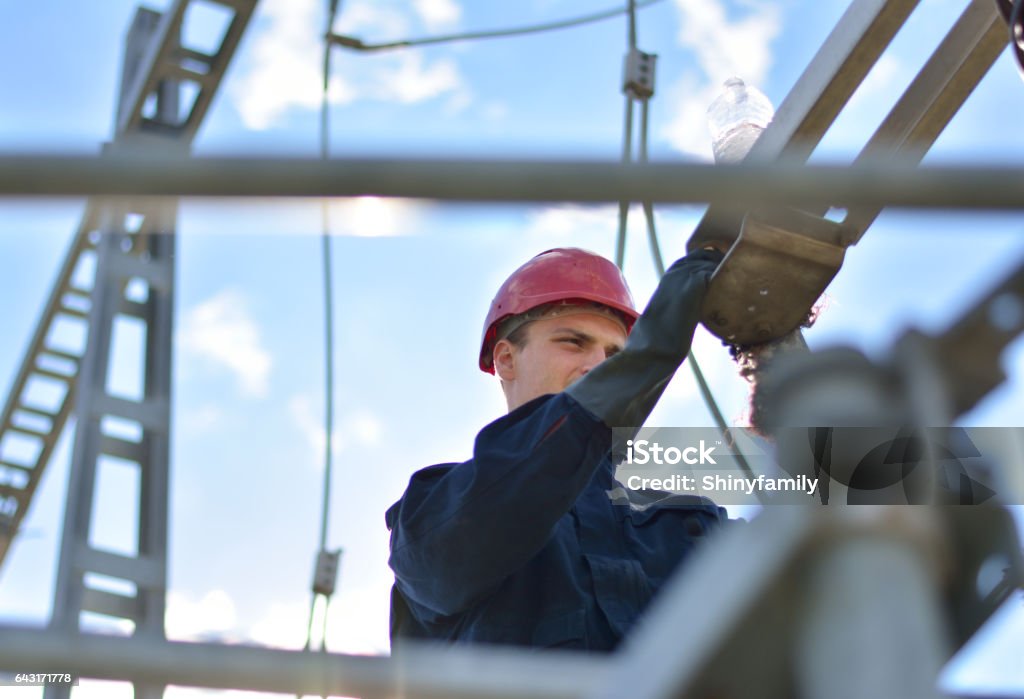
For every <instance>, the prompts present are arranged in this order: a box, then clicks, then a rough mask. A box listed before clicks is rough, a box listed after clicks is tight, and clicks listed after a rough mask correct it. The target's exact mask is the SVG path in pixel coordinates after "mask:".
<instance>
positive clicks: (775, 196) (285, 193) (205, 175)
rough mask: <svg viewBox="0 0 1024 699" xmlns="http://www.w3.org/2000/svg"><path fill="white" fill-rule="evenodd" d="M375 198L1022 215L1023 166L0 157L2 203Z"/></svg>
mask: <svg viewBox="0 0 1024 699" xmlns="http://www.w3.org/2000/svg"><path fill="white" fill-rule="evenodd" d="M360 195H377V196H387V197H413V198H425V199H438V200H451V201H491V202H514V201H533V202H556V201H574V202H590V203H596V202H618V201H622V200H627V201H629V200H635V201H641V200H642V201H652V202H662V203H677V204H682V203H703V202H709V203H712V204H719V205H726V206H734V207H736V208H737V209H746V208H752V207H759V206H776V205H780V204H791V205H795V206H811V205H822V204H827V205H830V206H840V207H853V206H864V205H876V206H877V205H884V206H896V207H911V208H941V209H950V208H958V209H1004V210H1011V209H1022V208H1024V168H1011V167H998V166H969V167H963V166H961V167H952V166H945V167H937V166H932V167H917V166H915V165H913V164H907V163H901V162H898V161H893V160H882V159H878V160H872V161H870V162H864V163H857V164H854V165H850V166H838V165H810V166H807V165H799V164H792V163H743V164H739V165H710V164H695V163H645V164H639V163H634V164H621V163H617V162H607V161H604V162H602V161H527V160H520V161H513V160H440V159H436V160H431V159H421V160H400V159H354V160H332V161H322V160H309V159H301V158H188V157H181V156H167V155H164V154H160V155H154V156H152V157H145V158H140V157H123V156H97V157H75V156H26V155H6V156H0V197H3V196H17V197H34V196H195V197H200V196H212V197H304V196H310V197H345V196H360Z"/></svg>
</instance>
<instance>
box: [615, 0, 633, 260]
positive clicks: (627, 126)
mask: <svg viewBox="0 0 1024 699" xmlns="http://www.w3.org/2000/svg"><path fill="white" fill-rule="evenodd" d="M626 13H627V16H628V17H629V22H628V23H627V28H626V43H627V44H628V45H629V50H630V51H632V50H634V49H635V48H636V0H629V5H627V7H626ZM623 125H624V126H623V132H622V164H623V165H625V164H628V163H629V162H630V161H632V159H633V95H631V94H630V93H629V91H628V90H626V115H625V118H624V119H623ZM630 203H631V202H628V201H625V200H622V201H620V202H619V231H618V235H616V237H615V266H616V267H618V268H619V269H622V266H623V264H625V262H626V224H627V223H628V222H629V206H630Z"/></svg>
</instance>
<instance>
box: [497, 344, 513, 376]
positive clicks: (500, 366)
mask: <svg viewBox="0 0 1024 699" xmlns="http://www.w3.org/2000/svg"><path fill="white" fill-rule="evenodd" d="M494 373H496V374H497V375H498V378H500V379H502V380H503V381H512V380H513V379H515V378H516V347H515V345H513V344H512V343H511V342H509V341H508V340H498V342H497V343H495V345H494Z"/></svg>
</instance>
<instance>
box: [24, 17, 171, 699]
mask: <svg viewBox="0 0 1024 699" xmlns="http://www.w3.org/2000/svg"><path fill="white" fill-rule="evenodd" d="M159 21H160V15H159V14H158V13H156V12H153V11H151V10H146V9H140V10H138V12H137V14H136V17H135V21H134V22H133V23H132V27H131V29H130V30H129V34H128V38H127V42H126V48H125V65H124V71H123V73H122V93H121V103H120V104H119V106H118V110H117V111H118V113H122V112H123V110H124V108H125V107H124V104H123V103H124V101H125V98H126V89H127V86H129V85H131V83H132V82H133V75H134V73H135V71H136V65H137V63H138V61H139V60H140V58H139V57H140V56H142V55H143V54H144V53H145V50H146V46H147V44H148V43H149V41H150V39H151V37H152V36H153V35H154V33H155V32H156V30H157V27H158V25H159ZM153 106H154V110H155V120H157V121H162V122H165V123H176V122H177V120H178V107H179V105H178V85H177V83H175V82H172V81H164V82H163V83H162V84H161V85H160V86H159V88H158V89H157V91H156V93H155V105H153ZM121 135H122V134H119V136H121ZM121 145H127V144H126V143H124V142H123V139H119V140H118V141H116V142H115V144H114V146H115V147H117V146H121ZM167 145H171V147H173V144H167ZM176 217H177V202H176V201H173V200H172V201H169V202H168V201H160V202H157V203H153V202H147V203H146V204H145V205H144V206H130V205H128V204H125V203H113V202H102V203H101V204H100V214H99V221H100V227H99V229H98V231H97V232H96V235H97V236H98V239H97V244H96V271H95V283H94V284H93V289H92V294H91V299H90V300H91V308H90V312H89V323H88V325H89V337H88V342H87V345H86V350H85V355H84V357H83V359H82V363H81V366H80V371H79V383H78V392H77V395H76V400H75V408H74V409H75V415H76V417H77V427H76V430H75V441H74V448H73V452H72V462H71V473H70V477H69V482H68V493H67V505H66V508H65V516H64V517H65V518H64V532H63V539H62V541H61V550H60V557H59V561H58V570H57V584H56V589H55V590H54V605H53V617H52V620H51V626H52V627H53V628H55V629H59V630H61V631H62V632H64V633H68V634H77V633H79V632H80V630H81V621H82V620H81V615H82V613H83V612H90V613H95V614H101V615H104V616H106V617H112V618H114V619H119V620H127V621H129V622H131V624H132V625H133V629H132V634H133V635H134V636H136V637H139V638H146V639H148V640H153V641H158V640H163V638H164V610H165V606H166V588H167V528H168V489H169V473H168V472H169V444H170V402H171V366H172V351H173V350H172V334H173V318H174V276H175V243H176V240H175V233H174V230H175V222H176ZM129 327H130V328H132V329H133V330H134V331H135V332H133V333H127V332H126V333H125V335H124V336H120V334H119V333H120V330H121V329H127V328H129ZM132 340H135V342H132ZM130 352H135V353H137V358H138V360H139V361H138V364H139V366H141V367H142V372H141V374H142V375H141V380H140V381H139V383H141V386H138V387H136V388H135V390H134V392H133V391H132V390H131V389H124V388H120V389H114V388H112V385H113V384H118V383H124V384H126V385H127V384H130V383H131V382H130V381H120V380H119V372H124V371H125V367H126V365H131V364H135V362H125V363H123V364H120V365H115V363H114V358H115V357H124V356H125V355H127V354H128V353H130ZM126 393H132V394H131V395H126ZM114 464H118V465H121V466H125V465H126V466H127V467H128V468H129V469H130V470H132V471H134V473H133V475H134V476H135V478H134V479H133V482H134V483H136V484H137V508H136V521H135V523H134V532H133V533H134V537H133V538H134V550H133V551H127V552H126V551H124V550H120V551H117V552H115V551H113V550H111V546H110V545H109V544H105V543H104V542H100V541H96V537H95V536H94V535H95V532H94V530H93V527H92V524H93V514H94V505H95V503H96V495H97V492H96V491H97V486H98V482H97V480H98V478H99V476H100V474H101V472H103V471H104V470H105V469H109V468H113V467H114V466H113V465H114ZM103 482H104V481H103V480H102V479H100V480H99V484H102V483H103ZM90 575H91V576H102V577H100V578H96V577H92V578H91V579H87V576H90ZM97 580H99V581H101V582H100V585H99V586H97V584H96V583H97ZM100 587H102V588H104V589H100ZM131 590H133V592H131ZM162 695H163V687H162V686H159V685H148V684H138V683H137V684H136V685H135V697H136V698H137V699H158V698H159V697H161V696H162ZM44 696H45V697H46V699H65V698H66V697H69V696H70V689H69V688H67V687H59V688H58V687H48V688H47V689H46V691H45V694H44Z"/></svg>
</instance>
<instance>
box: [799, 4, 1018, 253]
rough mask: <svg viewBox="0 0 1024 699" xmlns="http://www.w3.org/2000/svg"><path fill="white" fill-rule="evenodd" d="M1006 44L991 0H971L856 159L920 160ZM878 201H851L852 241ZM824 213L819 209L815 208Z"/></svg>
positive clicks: (860, 233) (874, 211) (869, 220)
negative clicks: (865, 203)
mask: <svg viewBox="0 0 1024 699" xmlns="http://www.w3.org/2000/svg"><path fill="white" fill-rule="evenodd" d="M1005 47H1006V23H1005V22H1004V21H1003V19H1002V17H1001V16H1000V14H999V11H998V8H997V7H996V4H995V3H994V2H991V0H972V2H971V3H970V4H969V5H968V7H967V9H966V10H964V12H963V14H962V15H961V16H960V18H959V19H958V20H957V22H956V24H955V25H953V28H952V29H951V30H950V31H949V33H948V34H947V35H946V37H945V38H944V39H943V40H942V43H941V44H939V47H938V48H937V49H935V52H934V53H933V54H932V55H931V57H930V58H929V59H928V62H927V63H925V65H924V67H923V68H922V69H921V70H920V72H918V74H917V76H916V77H915V78H914V80H913V82H912V83H910V86H909V87H907V89H906V91H905V92H904V93H903V95H902V96H901V97H900V99H899V101H898V102H897V103H896V105H895V106H894V107H893V108H892V110H891V111H890V112H889V114H888V116H886V118H885V120H884V121H883V122H882V124H881V125H880V126H879V127H878V130H877V131H875V133H874V135H873V136H872V137H871V140H869V141H868V143H867V145H866V146H865V147H864V149H863V150H862V151H861V153H860V155H859V156H858V158H857V162H865V161H867V160H870V159H877V158H880V157H886V158H898V159H899V160H900V162H903V163H908V162H915V161H920V160H921V159H922V158H924V156H925V153H927V151H928V149H929V148H931V146H932V144H933V143H935V141H936V139H937V138H938V137H939V134H941V133H942V131H943V129H945V128H946V125H947V124H949V122H950V121H951V120H952V119H953V117H954V116H955V115H956V113H957V111H959V109H960V107H961V106H962V105H963V103H964V102H965V101H966V100H967V97H968V96H969V95H970V94H971V93H972V92H973V91H974V88H975V87H977V85H978V83H979V82H980V81H981V79H982V78H983V77H984V76H985V74H986V73H987V72H988V70H989V68H991V67H992V64H993V63H995V60H996V58H998V57H999V54H1000V53H1002V51H1003V49H1004V48H1005ZM880 212H881V207H857V208H855V209H853V210H851V211H849V212H848V213H847V215H846V217H845V218H844V220H843V225H844V227H845V228H846V230H847V231H848V232H849V234H850V235H851V238H850V239H849V240H848V241H847V244H851V245H852V244H855V243H856V242H857V241H859V240H860V238H861V237H862V236H863V235H864V232H865V231H866V230H867V229H868V227H869V226H870V225H871V224H872V223H873V222H874V220H875V218H877V217H878V214H879V213H880ZM819 213H821V214H824V213H825V212H824V211H819Z"/></svg>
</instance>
